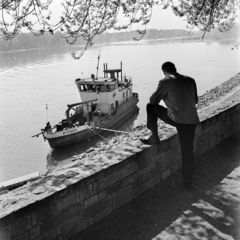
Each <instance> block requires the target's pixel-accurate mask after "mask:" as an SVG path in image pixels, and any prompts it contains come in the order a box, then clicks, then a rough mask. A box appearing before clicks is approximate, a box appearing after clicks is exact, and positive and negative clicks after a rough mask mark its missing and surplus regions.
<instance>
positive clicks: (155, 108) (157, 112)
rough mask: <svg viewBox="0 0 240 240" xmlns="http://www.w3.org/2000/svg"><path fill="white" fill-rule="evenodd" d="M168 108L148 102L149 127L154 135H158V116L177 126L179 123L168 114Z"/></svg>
mask: <svg viewBox="0 0 240 240" xmlns="http://www.w3.org/2000/svg"><path fill="white" fill-rule="evenodd" d="M167 111H168V110H167V108H165V107H163V106H160V105H153V104H147V128H148V129H150V130H151V131H152V134H153V135H154V136H158V125H157V120H158V118H159V119H161V120H162V121H164V122H165V123H168V124H170V125H172V126H174V127H176V125H177V123H176V122H174V121H173V120H172V119H170V118H169V117H168V115H167Z"/></svg>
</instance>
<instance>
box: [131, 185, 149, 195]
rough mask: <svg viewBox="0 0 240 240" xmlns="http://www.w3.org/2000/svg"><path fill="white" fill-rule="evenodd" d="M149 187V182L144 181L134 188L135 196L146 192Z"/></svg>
mask: <svg viewBox="0 0 240 240" xmlns="http://www.w3.org/2000/svg"><path fill="white" fill-rule="evenodd" d="M147 189H148V182H144V183H142V184H141V185H139V186H138V187H136V188H135V189H133V198H135V197H137V196H139V195H140V194H142V193H144V192H145V191H146V190H147Z"/></svg>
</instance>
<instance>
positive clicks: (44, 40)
mask: <svg viewBox="0 0 240 240" xmlns="http://www.w3.org/2000/svg"><path fill="white" fill-rule="evenodd" d="M239 32H240V26H239V24H238V25H236V26H235V27H234V28H233V29H232V30H231V32H230V33H221V32H219V31H214V30H213V31H212V32H211V33H210V34H209V35H207V36H206V38H207V37H208V36H210V37H214V36H215V37H222V36H223V35H224V37H226V36H227V37H228V36H231V37H234V38H238V37H239ZM137 35H138V33H137V32H136V31H128V32H116V33H104V34H102V35H99V36H96V38H95V41H94V43H95V44H103V43H111V42H121V41H132V40H133V39H134V38H135V37H136V36H137ZM191 36H199V38H201V36H202V33H201V32H199V31H197V32H191V34H190V33H189V31H187V30H178V29H174V30H157V29H149V30H148V31H147V33H146V34H145V36H144V37H143V39H168V38H175V37H176V38H177V37H191ZM61 45H65V46H66V42H65V39H64V38H62V37H61V34H60V32H56V33H54V34H44V35H42V36H38V37H36V36H35V35H32V34H31V33H20V34H18V35H17V36H16V37H15V38H13V39H12V40H8V41H6V40H3V39H1V40H0V52H6V51H17V50H23V49H33V48H43V47H59V46H61ZM76 45H84V41H83V40H81V39H78V41H77V43H76V44H75V46H76Z"/></svg>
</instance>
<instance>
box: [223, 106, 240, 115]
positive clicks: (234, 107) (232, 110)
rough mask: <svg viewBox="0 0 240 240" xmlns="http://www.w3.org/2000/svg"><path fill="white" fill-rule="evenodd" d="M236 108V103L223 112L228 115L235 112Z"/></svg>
mask: <svg viewBox="0 0 240 240" xmlns="http://www.w3.org/2000/svg"><path fill="white" fill-rule="evenodd" d="M237 110H238V107H237V105H235V106H233V107H231V108H229V109H227V111H225V114H226V116H229V115H231V114H233V113H235V112H236V111H237Z"/></svg>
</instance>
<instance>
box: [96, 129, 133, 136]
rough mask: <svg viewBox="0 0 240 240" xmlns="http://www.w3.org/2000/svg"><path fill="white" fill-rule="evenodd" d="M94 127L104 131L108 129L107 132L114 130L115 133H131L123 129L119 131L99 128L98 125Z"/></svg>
mask: <svg viewBox="0 0 240 240" xmlns="http://www.w3.org/2000/svg"><path fill="white" fill-rule="evenodd" d="M94 128H96V129H100V130H104V131H109V132H115V133H126V134H130V133H131V132H125V131H119V130H113V129H107V128H100V127H94Z"/></svg>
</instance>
